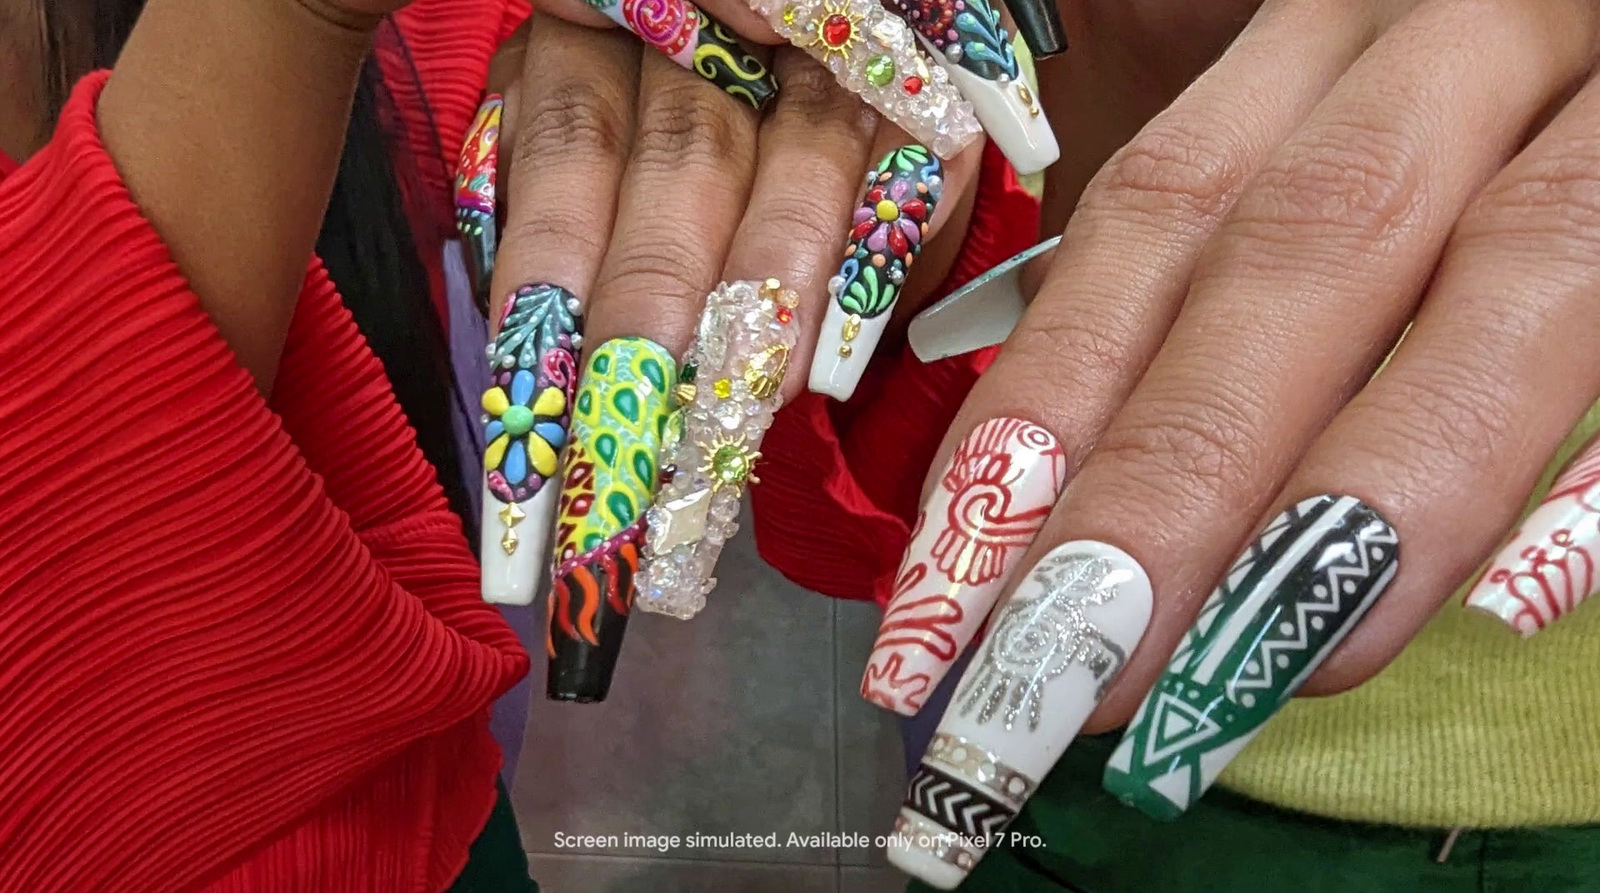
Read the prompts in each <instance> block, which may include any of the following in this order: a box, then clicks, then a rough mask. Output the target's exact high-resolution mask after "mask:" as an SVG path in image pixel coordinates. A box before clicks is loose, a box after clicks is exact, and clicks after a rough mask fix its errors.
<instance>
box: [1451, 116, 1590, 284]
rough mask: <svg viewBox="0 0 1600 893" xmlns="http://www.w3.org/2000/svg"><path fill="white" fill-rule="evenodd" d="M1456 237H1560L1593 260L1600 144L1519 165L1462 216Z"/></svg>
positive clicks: (1570, 148)
mask: <svg viewBox="0 0 1600 893" xmlns="http://www.w3.org/2000/svg"><path fill="white" fill-rule="evenodd" d="M1586 142H1588V141H1586ZM1456 235H1457V238H1458V239H1467V240H1476V239H1493V238H1498V237H1505V236H1517V235H1559V236H1560V237H1561V238H1562V239H1563V240H1568V241H1570V242H1571V243H1575V245H1576V247H1579V248H1581V249H1584V250H1585V253H1586V254H1588V255H1589V256H1591V257H1592V256H1593V250H1594V249H1595V248H1596V247H1597V246H1600V143H1591V144H1588V145H1583V146H1570V147H1563V148H1562V149H1560V150H1559V151H1556V152H1552V153H1548V154H1545V155H1541V156H1539V157H1537V158H1530V159H1529V160H1527V161H1525V162H1523V163H1520V164H1518V165H1517V168H1516V170H1514V171H1512V172H1510V173H1509V175H1508V176H1504V177H1500V178H1497V179H1496V180H1495V181H1494V182H1492V183H1490V184H1489V186H1488V187H1486V188H1485V189H1484V191H1483V192H1482V193H1481V194H1480V195H1479V196H1478V198H1477V200H1476V201H1474V202H1473V204H1472V206H1471V207H1470V208H1469V209H1468V210H1467V212H1466V213H1465V214H1463V215H1462V218H1461V221H1460V223H1459V224H1458V225H1457V228H1456Z"/></svg>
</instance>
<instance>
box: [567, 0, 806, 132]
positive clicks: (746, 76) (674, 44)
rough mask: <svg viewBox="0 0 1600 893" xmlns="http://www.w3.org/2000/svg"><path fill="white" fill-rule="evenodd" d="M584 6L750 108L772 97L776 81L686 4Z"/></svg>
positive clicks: (655, 0)
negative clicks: (591, 8)
mask: <svg viewBox="0 0 1600 893" xmlns="http://www.w3.org/2000/svg"><path fill="white" fill-rule="evenodd" d="M585 2H587V3H588V4H589V5H590V6H591V7H593V8H595V9H597V10H599V11H601V12H603V13H605V14H606V16H608V17H609V18H610V19H611V20H612V21H613V22H616V23H617V24H619V25H621V26H622V27H624V28H627V29H628V30H629V31H632V32H633V33H634V34H637V35H638V36H639V38H640V39H641V40H643V41H644V42H645V43H647V44H649V45H651V46H653V47H655V48H656V49H658V50H660V51H661V52H663V53H665V54H666V55H667V56H668V57H669V58H671V59H672V61H674V62H676V63H678V64H679V65H682V66H683V67H684V68H687V69H689V70H690V71H692V72H694V73H696V74H698V75H700V76H701V77H703V78H705V79H706V80H708V81H710V82H711V83H713V84H716V85H717V86H718V87H721V88H722V89H723V91H724V92H726V93H727V94H728V95H730V96H733V97H734V98H736V99H738V100H740V101H741V102H743V103H745V104H746V105H749V106H751V107H752V108H758V109H759V108H763V107H765V106H766V104H767V103H768V102H770V101H771V100H772V97H774V96H776V95H778V82H777V81H776V80H775V79H773V77H772V73H771V72H769V71H767V67H766V66H765V65H763V64H761V60H760V59H758V58H756V56H755V55H754V54H752V53H751V52H750V49H749V47H747V46H746V45H745V44H744V42H743V41H741V40H740V39H739V38H738V36H736V35H735V34H734V33H733V31H732V30H730V29H729V28H728V27H727V26H726V25H724V24H722V23H721V22H719V21H717V20H716V19H714V18H712V17H711V16H709V15H707V14H706V13H705V11H703V10H702V9H700V8H699V7H698V6H696V5H695V4H693V3H691V2H689V0H585Z"/></svg>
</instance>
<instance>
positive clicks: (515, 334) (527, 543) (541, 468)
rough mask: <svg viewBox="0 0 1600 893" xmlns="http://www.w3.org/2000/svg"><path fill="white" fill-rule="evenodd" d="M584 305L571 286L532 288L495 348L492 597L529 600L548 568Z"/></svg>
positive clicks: (516, 295)
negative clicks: (556, 484)
mask: <svg viewBox="0 0 1600 893" xmlns="http://www.w3.org/2000/svg"><path fill="white" fill-rule="evenodd" d="M579 314H580V304H579V302H578V299H577V297H576V296H574V295H573V294H572V293H571V292H569V291H567V290H566V289H564V288H561V287H559V286H555V285H548V284H543V283H540V284H535V285H524V286H522V287H521V288H519V289H517V290H516V291H515V292H513V293H512V294H511V296H510V297H508V298H507V299H506V305H505V309H504V310H503V311H502V312H501V316H500V334H499V335H498V336H496V337H495V341H494V343H493V344H491V345H489V347H488V355H489V367H490V371H489V374H490V376H491V378H490V380H491V385H490V387H489V389H488V390H487V391H484V393H483V411H484V416H483V426H484V429H483V434H484V443H485V444H486V447H485V448H484V453H483V470H484V476H483V494H484V499H483V522H482V530H483V546H482V549H481V550H480V552H481V555H482V561H483V596H484V598H485V599H486V600H488V601H491V602H500V603H505V604H517V605H527V604H532V603H533V593H534V589H535V587H536V586H537V585H538V582H539V577H540V575H541V573H542V572H543V570H544V560H545V557H546V551H545V546H546V540H547V539H548V538H549V532H550V520H551V517H552V516H553V514H554V511H555V502H556V492H555V488H554V487H551V486H547V485H548V484H549V483H550V481H551V479H552V478H554V477H555V476H556V472H557V470H558V457H559V456H560V452H561V449H562V447H563V446H565V445H566V442H567V429H568V427H569V424H570V421H571V407H572V397H573V389H574V387H575V385H576V384H577V365H578V361H577V352H578V350H579V348H581V347H582V345H583V336H582V335H581V334H580V333H579V330H580V325H581V317H580V315H579Z"/></svg>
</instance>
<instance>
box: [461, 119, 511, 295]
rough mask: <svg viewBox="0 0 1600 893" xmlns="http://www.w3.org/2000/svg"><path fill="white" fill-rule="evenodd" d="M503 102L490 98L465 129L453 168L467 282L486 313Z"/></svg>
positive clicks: (490, 275)
mask: <svg viewBox="0 0 1600 893" xmlns="http://www.w3.org/2000/svg"><path fill="white" fill-rule="evenodd" d="M504 111H505V102H504V101H503V100H502V99H501V98H500V96H499V94H491V95H490V96H489V98H488V99H485V100H484V101H483V105H481V106H479V107H478V115H477V117H475V118H474V119H473V120H472V126H471V127H469V128H467V138H466V140H465V141H464V142H463V143H462V144H461V157H460V159H459V160H458V161H457V164H456V189H455V204H456V231H457V232H459V233H460V234H461V241H462V243H463V244H464V245H465V247H466V257H467V279H468V281H470V282H471V284H472V295H473V298H474V299H475V300H476V301H477V302H478V309H479V310H481V311H483V313H484V314H485V315H488V312H489V280H490V278H491V277H492V276H493V275H494V254H495V241H496V239H497V238H498V230H497V228H496V223H495V218H494V213H495V182H494V178H495V168H496V167H497V166H498V163H499V158H500V118H501V115H502V114H503V113H504Z"/></svg>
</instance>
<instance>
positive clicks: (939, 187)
mask: <svg viewBox="0 0 1600 893" xmlns="http://www.w3.org/2000/svg"><path fill="white" fill-rule="evenodd" d="M943 191H944V167H943V165H941V164H940V163H939V159H938V158H936V157H934V155H933V154H932V153H930V152H929V151H928V150H927V149H926V148H924V147H922V146H917V145H911V146H902V147H901V148H899V149H896V150H894V151H893V152H890V153H889V154H888V155H886V156H884V159H883V161H882V163H880V164H879V165H878V167H877V169H875V170H872V171H869V172H868V173H867V191H866V194H865V197H864V198H863V199H862V203H861V207H859V208H857V209H856V212H855V217H854V218H853V228H852V229H851V230H850V242H849V244H847V245H846V246H845V258H844V264H843V265H842V266H841V267H840V268H839V275H837V276H835V277H833V278H832V279H831V280H829V282H828V295H829V301H828V313H827V318H826V319H824V320H823V323H822V332H821V333H820V334H819V335H818V338H817V342H818V343H817V353H816V356H815V358H813V359H812V361H811V382H810V386H811V390H813V391H815V392H817V393H819V394H827V395H828V396H830V397H833V398H834V399H836V400H848V399H850V395H851V394H854V393H855V390H856V385H857V384H859V383H860V381H861V373H862V372H864V371H866V368H867V363H868V362H870V361H871V359H872V351H873V349H874V348H876V347H877V346H878V339H879V338H881V337H883V330H884V328H885V327H887V326H888V325H889V316H890V311H892V310H893V309H894V304H895V301H896V300H898V299H899V298H900V287H901V285H902V284H903V283H904V282H905V281H906V273H907V271H909V270H910V269H911V263H912V261H914V260H916V257H917V253H918V252H920V251H921V250H922V240H923V238H924V237H926V236H927V234H928V221H929V220H930V219H932V217H933V212H934V208H935V207H936V206H937V205H938V203H939V196H940V194H941V193H942V192H943Z"/></svg>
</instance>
